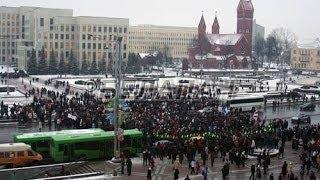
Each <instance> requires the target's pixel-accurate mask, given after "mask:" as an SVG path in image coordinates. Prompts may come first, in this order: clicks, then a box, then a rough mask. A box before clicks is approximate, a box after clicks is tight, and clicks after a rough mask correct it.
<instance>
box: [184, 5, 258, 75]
mask: <svg viewBox="0 0 320 180" xmlns="http://www.w3.org/2000/svg"><path fill="white" fill-rule="evenodd" d="M253 13H254V8H253V5H252V2H251V0H240V2H239V5H238V8H237V34H220V25H219V22H218V18H217V16H216V17H215V19H214V22H213V24H212V30H211V31H212V33H211V34H208V33H207V26H206V23H205V20H204V18H203V15H202V17H201V20H200V23H199V26H198V39H197V43H196V44H195V45H194V47H191V48H189V50H188V53H189V66H191V67H192V68H202V67H203V68H204V69H209V68H214V69H218V68H219V69H221V68H232V69H241V68H250V67H251V63H252V62H253V61H252V56H251V54H252V43H251V41H252V28H253Z"/></svg>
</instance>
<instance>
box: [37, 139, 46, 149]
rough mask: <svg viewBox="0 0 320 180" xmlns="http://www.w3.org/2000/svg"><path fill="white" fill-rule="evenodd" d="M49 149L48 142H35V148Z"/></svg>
mask: <svg viewBox="0 0 320 180" xmlns="http://www.w3.org/2000/svg"><path fill="white" fill-rule="evenodd" d="M42 147H49V141H41V142H37V148H42Z"/></svg>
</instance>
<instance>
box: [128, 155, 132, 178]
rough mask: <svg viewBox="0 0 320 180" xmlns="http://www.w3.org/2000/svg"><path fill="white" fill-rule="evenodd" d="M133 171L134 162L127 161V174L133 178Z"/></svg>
mask: <svg viewBox="0 0 320 180" xmlns="http://www.w3.org/2000/svg"><path fill="white" fill-rule="evenodd" d="M131 170H132V161H131V159H130V158H128V159H127V172H128V176H131Z"/></svg>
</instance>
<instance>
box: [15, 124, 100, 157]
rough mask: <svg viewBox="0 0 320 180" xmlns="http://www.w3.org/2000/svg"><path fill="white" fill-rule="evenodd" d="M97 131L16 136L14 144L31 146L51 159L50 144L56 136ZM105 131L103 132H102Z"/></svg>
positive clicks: (87, 130)
mask: <svg viewBox="0 0 320 180" xmlns="http://www.w3.org/2000/svg"><path fill="white" fill-rule="evenodd" d="M96 131H97V130H95V129H78V130H63V131H50V132H36V133H24V134H20V135H16V136H14V142H23V143H26V144H29V145H30V146H31V148H32V149H33V150H35V151H36V152H38V153H40V154H41V155H42V156H43V157H44V158H48V157H50V143H51V140H52V137H53V136H56V135H71V134H72V135H76V134H87V133H92V132H96ZM101 131H103V130H101Z"/></svg>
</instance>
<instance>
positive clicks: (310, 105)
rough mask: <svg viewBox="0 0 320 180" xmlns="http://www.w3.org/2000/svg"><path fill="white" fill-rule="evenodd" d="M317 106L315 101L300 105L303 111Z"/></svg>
mask: <svg viewBox="0 0 320 180" xmlns="http://www.w3.org/2000/svg"><path fill="white" fill-rule="evenodd" d="M315 108H316V105H314V104H313V103H307V104H304V105H302V106H300V110H301V111H314V110H315Z"/></svg>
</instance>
